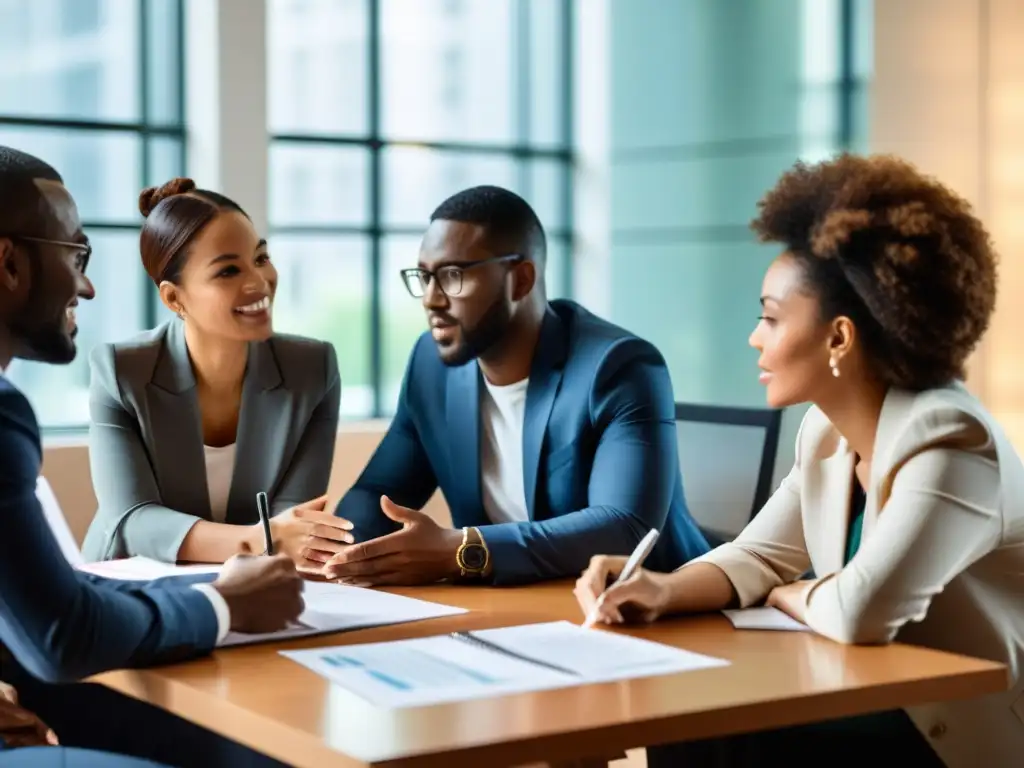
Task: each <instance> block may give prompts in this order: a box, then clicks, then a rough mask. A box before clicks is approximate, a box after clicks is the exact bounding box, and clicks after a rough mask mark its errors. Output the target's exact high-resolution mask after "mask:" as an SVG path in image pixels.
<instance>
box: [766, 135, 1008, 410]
mask: <svg viewBox="0 0 1024 768" xmlns="http://www.w3.org/2000/svg"><path fill="white" fill-rule="evenodd" d="M758 209H759V212H758V216H757V218H755V219H754V220H753V221H752V222H751V227H752V228H753V230H754V232H755V233H756V234H757V235H758V237H759V239H760V240H761V241H762V242H776V243H781V244H782V245H784V246H785V247H786V248H787V250H788V251H789V252H790V253H791V254H792V255H793V256H794V257H796V258H797V259H798V260H799V261H800V262H801V263H802V265H803V267H804V269H805V278H806V281H807V284H808V286H809V287H810V288H811V289H812V291H813V292H814V293H815V294H816V295H817V296H818V298H819V300H820V302H821V310H822V316H823V318H825V319H827V320H831V319H832V318H834V317H838V316H841V315H844V316H846V317H849V318H850V319H851V320H852V321H853V323H854V325H855V326H856V328H857V330H858V332H859V335H860V339H861V343H862V344H863V346H864V350H865V354H866V356H867V358H868V359H869V360H870V361H871V362H872V364H873V365H874V366H875V369H876V371H877V373H878V374H879V375H881V376H882V378H883V379H884V380H885V381H886V382H887V383H888V384H890V385H892V386H896V387H902V388H905V389H912V390H923V389H929V388H931V387H937V386H942V385H944V384H947V383H949V382H950V381H952V380H954V379H957V378H963V377H964V364H965V362H966V360H967V357H968V356H969V355H970V353H971V351H972V350H973V349H974V347H975V345H976V344H977V343H978V341H979V339H981V337H982V335H983V334H984V332H985V330H986V329H987V328H988V324H989V319H990V318H991V316H992V310H993V307H994V306H995V299H996V264H997V260H998V259H997V256H996V254H995V252H994V251H993V249H992V245H991V242H990V239H989V235H988V233H987V232H986V231H985V228H984V227H983V226H982V225H981V222H980V221H979V220H978V219H977V217H975V216H974V214H973V213H972V211H971V206H970V205H969V204H968V203H967V201H966V200H964V199H963V198H961V197H960V196H959V195H957V194H956V193H954V192H953V191H952V190H950V189H949V188H947V187H945V186H944V185H942V184H940V183H939V182H938V181H936V180H935V179H933V178H930V177H928V176H924V175H923V174H921V173H920V172H919V171H918V170H917V169H916V168H915V167H914V166H913V165H911V164H910V163H908V162H906V161H904V160H901V159H899V158H896V157H892V156H888V155H873V156H868V157H861V156H856V155H850V154H843V155H840V156H838V157H835V158H833V159H831V160H827V161H825V162H821V163H817V164H814V165H808V164H806V163H804V162H798V163H797V164H796V165H795V166H794V167H793V168H792V169H790V170H789V171H787V172H786V173H784V174H783V175H782V177H781V178H780V179H779V181H778V182H777V183H776V185H775V187H774V188H773V189H771V190H770V191H769V192H768V193H767V194H766V195H765V196H764V197H763V198H762V199H761V201H760V202H759V203H758Z"/></svg>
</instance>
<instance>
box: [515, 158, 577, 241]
mask: <svg viewBox="0 0 1024 768" xmlns="http://www.w3.org/2000/svg"><path fill="white" fill-rule="evenodd" d="M528 166H529V167H528V172H529V187H528V188H527V190H528V191H527V195H526V199H527V202H528V203H529V204H530V205H531V206H533V210H534V211H535V212H536V213H537V216H538V217H539V218H540V223H541V224H543V225H544V231H545V232H547V233H548V235H550V234H551V233H552V232H559V231H565V230H566V229H567V228H568V224H569V223H568V220H567V217H566V215H565V200H566V195H565V192H566V184H568V181H569V179H568V171H567V164H566V163H564V162H562V161H561V160H530V161H529V163H528Z"/></svg>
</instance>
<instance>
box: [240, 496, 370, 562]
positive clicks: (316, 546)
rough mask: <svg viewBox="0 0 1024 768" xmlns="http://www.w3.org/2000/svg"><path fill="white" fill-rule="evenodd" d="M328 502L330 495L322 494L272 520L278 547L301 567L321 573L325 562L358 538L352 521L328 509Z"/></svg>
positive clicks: (271, 523)
mask: <svg viewBox="0 0 1024 768" xmlns="http://www.w3.org/2000/svg"><path fill="white" fill-rule="evenodd" d="M326 505H327V496H326V495H324V496H320V497H318V498H316V499H311V500H310V501H307V502H304V503H302V504H297V505H295V506H294V507H291V508H290V509H288V510H285V511H284V512H282V513H281V514H280V515H277V516H276V517H273V518H271V520H270V531H271V536H273V539H274V547H275V549H276V551H277V552H279V553H280V554H285V555H288V556H289V557H290V558H291V559H292V560H293V561H294V563H295V567H296V568H298V569H299V570H300V571H304V572H315V573H319V572H320V571H321V569H322V568H323V565H324V563H326V562H327V561H328V560H330V559H331V557H333V556H334V555H335V554H337V553H338V552H341V551H343V550H344V548H345V546H346V545H348V544H351V543H352V542H353V541H355V539H354V538H353V537H352V534H351V530H352V523H350V522H349V521H348V520H345V519H344V518H342V517H335V516H334V515H333V514H331V513H330V512H328V511H326V509H325V507H326ZM257 527H259V523H257ZM259 536H262V529H260V530H259Z"/></svg>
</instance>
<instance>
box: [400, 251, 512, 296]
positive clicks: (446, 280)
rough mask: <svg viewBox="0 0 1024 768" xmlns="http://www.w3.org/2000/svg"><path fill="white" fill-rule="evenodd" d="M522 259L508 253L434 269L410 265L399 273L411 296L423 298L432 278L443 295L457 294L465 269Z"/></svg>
mask: <svg viewBox="0 0 1024 768" xmlns="http://www.w3.org/2000/svg"><path fill="white" fill-rule="evenodd" d="M522 260H523V257H522V255H521V254H518V253H508V254H505V255H504V256H491V257H490V258H489V259H481V260H480V261H460V262H457V263H448V264H445V265H443V266H440V267H438V268H437V269H435V270H430V269H423V268H422V267H412V268H410V269H403V270H402V271H401V275H402V280H404V281H405V287H406V288H408V289H409V293H410V294H412V296H413V298H416V299H421V298H423V297H424V296H425V295H426V293H427V289H428V288H430V283H431V282H432V281H433V280H437V287H438V288H440V289H441V292H442V293H444V295H445V296H458V295H459V294H460V293H462V274H463V272H465V271H466V270H467V269H472V268H473V267H479V266H480V265H481V264H492V263H494V262H499V261H516V262H519V261H522Z"/></svg>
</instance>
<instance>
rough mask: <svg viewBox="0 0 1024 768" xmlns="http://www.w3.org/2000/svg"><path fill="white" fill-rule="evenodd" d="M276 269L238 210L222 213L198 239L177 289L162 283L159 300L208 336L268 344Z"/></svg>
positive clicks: (191, 247) (271, 324) (205, 228)
mask: <svg viewBox="0 0 1024 768" xmlns="http://www.w3.org/2000/svg"><path fill="white" fill-rule="evenodd" d="M276 291H277V270H276V269H275V268H274V265H273V264H271V262H270V254H269V253H268V252H267V243H266V241H265V240H263V239H262V238H260V237H259V235H258V234H257V233H256V229H255V228H254V227H253V225H252V222H251V221H250V220H249V219H248V218H247V217H246V216H245V215H244V214H242V213H238V212H237V211H224V212H221V213H219V214H218V215H217V216H216V217H215V218H214V219H213V220H212V221H210V223H209V224H207V225H206V226H205V227H203V229H202V230H201V231H200V232H199V234H198V235H197V236H196V238H195V240H194V241H193V242H192V243H191V244H190V246H189V255H188V259H187V261H186V263H185V266H184V268H183V269H182V271H181V279H180V281H179V283H178V284H174V283H171V282H168V281H164V282H163V283H161V284H160V298H161V299H162V300H163V302H164V304H165V305H166V306H167V307H168V308H169V309H170V310H171V311H172V312H176V313H184V316H185V317H186V319H187V321H188V322H189V323H191V324H193V325H194V326H195V327H196V328H197V329H198V330H200V331H202V332H203V333H208V334H211V335H214V336H220V337H223V338H227V339H233V340H236V341H263V340H265V339H267V338H269V337H270V335H271V334H272V333H273V323H272V320H271V317H272V312H273V301H274V294H275V293H276Z"/></svg>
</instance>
